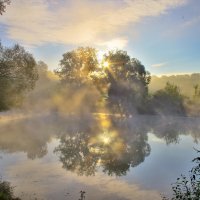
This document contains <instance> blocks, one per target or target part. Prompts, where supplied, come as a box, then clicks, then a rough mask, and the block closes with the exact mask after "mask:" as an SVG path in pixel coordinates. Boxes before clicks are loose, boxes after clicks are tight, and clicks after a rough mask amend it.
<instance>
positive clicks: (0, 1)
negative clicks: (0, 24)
mask: <svg viewBox="0 0 200 200" xmlns="http://www.w3.org/2000/svg"><path fill="white" fill-rule="evenodd" d="M10 2H11V1H10V0H0V15H2V14H3V12H5V9H6V5H8V4H10Z"/></svg>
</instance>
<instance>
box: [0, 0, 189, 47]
mask: <svg viewBox="0 0 200 200" xmlns="http://www.w3.org/2000/svg"><path fill="white" fill-rule="evenodd" d="M186 1H187V0H148V1H144V0H119V1H117V2H116V1H115V0H110V1H103V0H102V1H92V0H60V4H58V3H56V4H55V1H52V0H51V1H48V0H29V1H27V0H15V1H13V2H12V4H11V5H10V6H9V7H8V8H7V12H6V13H5V14H4V15H3V17H1V18H0V23H2V24H5V25H6V26H7V37H9V38H11V39H14V40H17V41H20V42H22V43H24V44H29V45H41V44H43V43H49V42H52V43H62V44H78V45H81V44H93V45H95V44H96V45H98V44H103V43H104V44H106V43H107V44H108V45H109V44H110V43H111V41H113V38H117V40H119V41H120V42H119V45H122V44H123V45H122V46H124V45H126V43H127V41H126V39H124V38H126V37H125V36H126V34H125V32H126V31H127V30H128V28H129V25H134V24H135V23H137V22H139V21H140V20H142V19H143V18H144V17H150V16H158V15H161V14H164V13H166V12H167V10H168V9H171V8H174V7H177V6H180V5H183V4H184V3H186ZM122 35H123V36H122ZM110 40H111V41H110ZM114 40H116V39H114Z"/></svg>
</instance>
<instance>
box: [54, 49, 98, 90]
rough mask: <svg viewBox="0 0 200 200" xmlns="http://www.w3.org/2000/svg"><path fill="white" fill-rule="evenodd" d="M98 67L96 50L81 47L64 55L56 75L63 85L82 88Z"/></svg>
mask: <svg viewBox="0 0 200 200" xmlns="http://www.w3.org/2000/svg"><path fill="white" fill-rule="evenodd" d="M97 67H98V60H97V56H96V50H95V49H94V48H91V47H86V48H84V47H80V48H78V49H76V50H73V51H70V52H67V53H65V54H63V59H62V60H61V61H60V68H59V69H57V70H55V73H56V74H57V75H58V76H59V77H60V78H61V81H62V82H63V83H67V84H70V85H71V86H75V87H81V86H82V85H84V84H85V83H87V82H88V80H89V74H90V73H91V72H93V71H94V70H95V69H96V68H97Z"/></svg>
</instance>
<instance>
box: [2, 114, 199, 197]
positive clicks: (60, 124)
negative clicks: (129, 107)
mask: <svg viewBox="0 0 200 200" xmlns="http://www.w3.org/2000/svg"><path fill="white" fill-rule="evenodd" d="M199 124H200V123H199V119H197V118H196V119H195V118H177V117H176V118H175V117H168V118H162V117H156V116H151V117H148V116H134V117H132V118H128V119H125V118H123V117H121V116H117V115H115V116H113V115H108V114H107V115H106V114H94V115H88V116H85V115H82V116H75V115H58V114H56V113H51V114H42V115H32V116H29V117H24V118H19V119H12V120H8V121H7V122H6V121H4V120H3V121H1V122H0V133H1V134H0V150H1V151H2V152H1V155H2V159H1V163H0V164H2V163H4V162H7V161H6V158H5V157H6V156H8V155H9V153H14V152H24V153H26V154H27V157H28V158H29V160H24V161H23V162H22V161H19V162H18V163H16V164H13V166H12V167H10V168H7V167H6V168H7V169H6V170H7V171H9V174H10V176H11V177H12V178H11V179H7V178H6V177H5V180H8V181H11V182H13V180H14V185H15V184H16V185H20V188H23V189H24V190H26V191H28V193H29V194H30V193H31V191H34V192H35V191H37V193H38V194H40V193H41V196H42V195H44V196H45V194H46V193H48V194H49V192H47V190H48V191H52V193H51V194H49V195H51V196H52V195H58V194H54V192H55V191H54V189H55V188H54V187H55V185H53V184H52V183H54V181H55V180H56V183H55V184H57V180H62V181H61V182H62V183H61V184H60V186H59V187H57V186H56V191H60V189H59V188H63V187H64V186H61V185H66V181H68V186H69V187H71V186H70V184H73V185H75V184H77V185H78V184H81V187H80V188H79V187H78V186H76V191H80V190H83V189H84V191H87V198H88V197H89V196H91V192H89V190H91V191H92V192H93V190H94V188H92V187H93V185H94V184H95V191H96V190H98V191H99V199H102V196H103V195H105V196H106V195H107V193H109V194H110V189H111V188H112V192H111V193H112V198H111V197H110V199H112V200H113V195H114V193H115V191H116V187H115V186H114V185H116V184H118V185H119V186H120V187H121V190H120V192H119V191H118V193H120V195H121V196H128V197H127V198H125V197H124V199H132V196H133V193H134V194H135V193H137V194H138V195H139V196H138V198H136V199H145V198H146V190H145V189H144V188H140V186H138V187H136V189H135V190H136V191H137V192H133V187H135V182H134V181H133V180H131V181H132V182H131V183H129V182H127V181H124V182H123V181H122V180H121V179H119V177H118V178H116V179H115V177H116V176H124V175H127V176H126V178H127V179H128V177H129V176H131V175H132V172H133V174H134V172H135V171H136V170H137V169H138V168H135V169H134V170H131V168H132V167H136V166H138V165H139V164H141V163H142V162H144V160H145V158H146V157H147V156H148V155H149V154H150V153H151V154H153V150H152V152H151V147H150V144H149V141H148V133H152V134H154V135H155V136H156V138H160V140H163V141H165V142H166V144H171V143H177V142H179V140H180V136H181V135H188V134H190V135H192V137H193V139H194V141H195V142H197V141H198V140H199V136H200V134H199V133H200V125H199ZM55 138H56V140H55ZM48 144H49V145H48ZM48 151H50V152H48ZM3 152H6V153H7V154H6V153H3ZM53 152H54V154H52V153H53ZM11 155H12V154H11ZM57 156H58V157H57ZM8 157H9V156H8ZM14 157H15V155H14ZM24 157H25V155H24ZM24 157H23V158H24ZM36 158H40V159H36ZM41 158H42V159H41ZM58 158H59V160H60V161H61V162H60V161H58ZM148 160H149V159H148ZM148 160H147V161H146V162H147V163H148ZM8 162H9V161H8ZM52 162H53V164H52ZM155 165H156V163H155ZM2 166H3V165H2ZM2 166H0V167H1V169H3V170H4V166H3V167H2ZM5 166H6V164H5ZM52 166H53V167H52ZM61 166H63V168H64V169H61ZM140 166H144V165H140ZM147 166H148V164H147ZM154 167H155V166H154ZM66 170H67V171H66ZM147 171H148V170H147ZM11 172H12V173H11ZM52 172H55V173H52ZM71 172H74V173H71ZM128 172H129V173H128ZM1 173H2V172H1ZM143 173H144V172H143ZM146 173H148V172H146ZM50 174H52V176H51V175H50ZM76 174H77V175H87V178H86V177H85V176H81V177H77V176H76ZM144 174H145V173H144ZM31 175H32V176H31ZM65 175H66V177H65V178H63V179H62V177H63V176H65ZM90 175H96V176H95V178H94V176H91V177H90ZM107 175H110V176H107ZM111 175H114V176H113V177H111ZM140 175H141V174H140ZM4 176H5V175H4ZM30 176H31V177H30ZM145 176H146V175H145ZM27 177H29V178H30V181H29V180H27ZM40 177H43V178H42V180H41V178H40ZM70 177H71V179H70ZM134 177H135V175H134ZM123 178H124V177H122V179H123ZM145 178H146V177H145ZM72 179H73V181H74V182H73V181H72ZM133 179H134V178H133ZM16 180H17V181H16ZM43 180H46V181H47V182H48V184H49V185H48V187H46V186H45V184H47V183H45V184H44V182H42V183H41V182H39V181H43ZM98 181H100V182H98ZM151 181H155V180H152V178H151V179H150V180H149V182H151ZM108 182H109V183H110V184H111V183H112V184H114V185H112V184H111V185H109V188H106V189H105V190H106V191H104V190H102V191H104V192H105V194H102V192H101V190H100V189H99V186H98V185H108ZM145 182H148V181H146V180H145ZM50 183H51V184H50ZM122 183H123V184H124V185H126V187H125V186H124V185H123V184H122ZM42 184H44V185H43V187H41V185H42ZM121 184H122V185H121ZM82 185H87V188H85V187H82ZM36 186H37V187H36ZM122 186H123V187H122ZM33 187H34V188H35V189H33ZM40 188H41V189H40ZM47 188H48V189H47ZM89 188H90V189H89ZM97 188H98V189H97ZM124 188H126V190H125V189H124ZM127 188H128V189H127ZM151 189H152V188H151ZM153 189H154V188H153ZM16 191H19V187H18V188H16ZM63 191H64V189H63ZM63 191H60V192H61V194H60V195H61V196H62V194H63ZM118 193H117V195H119V194H118ZM18 194H19V193H18ZM117 195H116V196H117ZM120 195H119V196H120ZM141 195H143V197H144V198H143V197H142V198H141ZM148 195H149V194H148ZM155 196H156V199H159V198H157V197H158V195H157V191H155V193H154V192H153V194H152V198H151V199H155V198H154V197H155ZM79 197H80V196H79ZM79 197H77V198H76V199H78V198H79ZM100 197H101V198H100ZM94 198H95V197H94ZM44 199H45V198H44ZM46 199H48V198H47V197H46ZM55 199H56V196H55ZM60 199H62V198H60ZM63 199H64V198H63ZM97 199H98V198H97ZM106 199H109V198H108V197H107V196H106ZM115 199H117V198H115ZM118 199H123V198H120V197H119V198H118Z"/></svg>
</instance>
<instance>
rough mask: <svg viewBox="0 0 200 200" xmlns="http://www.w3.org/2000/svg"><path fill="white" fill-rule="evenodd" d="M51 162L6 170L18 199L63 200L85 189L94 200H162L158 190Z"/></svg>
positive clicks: (35, 162)
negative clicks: (78, 172)
mask: <svg viewBox="0 0 200 200" xmlns="http://www.w3.org/2000/svg"><path fill="white" fill-rule="evenodd" d="M46 160H48V159H46ZM50 160H51V161H50V162H49V163H48V162H45V161H44V160H43V161H39V160H34V161H33V160H28V161H21V162H17V163H16V164H15V165H12V166H9V167H7V171H6V172H7V176H8V177H9V180H10V181H11V182H12V184H13V185H15V186H16V188H15V191H16V194H17V195H20V194H22V193H24V194H26V195H27V196H30V195H31V194H34V193H36V194H37V196H39V198H44V199H49V198H48V197H51V198H53V195H55V194H56V198H57V199H63V196H64V194H65V193H66V191H67V192H70V194H71V193H72V192H73V193H78V192H79V191H80V190H82V189H83V188H86V196H87V195H88V197H89V198H90V197H91V196H94V195H95V197H94V198H95V199H102V197H103V199H104V197H107V196H112V197H113V199H115V198H116V199H127V200H132V199H134V200H146V199H147V197H148V200H160V194H159V192H158V191H156V190H153V189H148V190H146V189H145V188H142V186H140V185H137V184H134V183H128V182H127V181H125V180H123V179H119V178H116V177H111V176H107V175H105V174H103V173H100V172H99V173H97V174H96V176H78V175H76V174H74V173H70V172H68V171H65V170H64V169H62V167H61V165H60V163H58V162H57V161H56V160H52V158H51V159H50ZM27 177H28V178H27ZM72 198H73V197H72ZM77 199H78V198H77ZM91 199H93V198H92V197H91ZM105 199H106V198H105Z"/></svg>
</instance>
